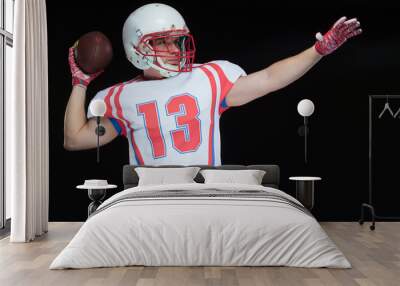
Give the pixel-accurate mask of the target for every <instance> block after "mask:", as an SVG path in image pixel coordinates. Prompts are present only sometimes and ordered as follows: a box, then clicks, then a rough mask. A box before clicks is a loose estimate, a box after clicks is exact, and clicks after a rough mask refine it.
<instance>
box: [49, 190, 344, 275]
mask: <svg viewBox="0 0 400 286" xmlns="http://www.w3.org/2000/svg"><path fill="white" fill-rule="evenodd" d="M157 194H159V195H157ZM165 194H172V195H171V196H170V195H165ZM191 194H199V195H198V196H192V195H191ZM128 265H145V266H189V265H190V266H194V265H197V266H207V265H209V266H211V265H214V266H244V265H246V266H293V267H332V268H350V267H351V265H350V263H349V262H348V260H347V259H346V258H345V256H344V255H343V253H342V252H341V251H340V250H339V249H338V248H337V247H336V245H335V244H334V243H333V242H332V241H331V239H330V238H329V237H328V236H327V234H326V233H325V231H324V230H323V229H322V228H321V226H320V225H319V223H318V222H317V221H316V220H315V218H314V217H313V216H312V215H311V214H309V213H308V212H307V211H306V210H305V209H304V208H302V207H301V204H300V203H299V202H298V201H296V200H295V199H294V198H293V197H291V196H289V195H287V194H286V193H284V192H282V191H280V190H278V189H275V188H271V187H265V186H255V185H243V184H199V183H192V184H174V185H157V186H138V187H133V188H129V189H126V190H124V191H122V192H120V193H118V194H116V195H114V196H113V197H111V198H109V199H108V200H106V201H105V202H104V203H103V204H102V205H101V206H100V207H99V209H98V211H97V212H96V213H95V214H94V215H92V216H91V217H90V218H89V219H88V220H87V221H86V222H85V223H84V224H83V226H82V227H81V229H80V230H79V231H78V233H77V234H76V235H75V237H74V238H73V239H72V241H71V242H70V243H69V244H68V245H67V246H66V247H65V249H64V250H63V251H62V252H61V253H60V254H59V255H58V256H57V257H56V259H55V260H54V261H53V262H52V264H51V265H50V269H63V268H91V267H113V266H128Z"/></svg>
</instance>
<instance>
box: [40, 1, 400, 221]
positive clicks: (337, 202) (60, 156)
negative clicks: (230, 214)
mask: <svg viewBox="0 0 400 286" xmlns="http://www.w3.org/2000/svg"><path fill="white" fill-rule="evenodd" d="M272 2H277V1H260V2H258V1H243V2H240V3H237V2H236V1H232V2H231V3H224V2H218V1H201V2H200V1H182V2H178V1H164V2H163V3H165V4H169V5H171V6H173V7H175V8H176V9H177V10H178V11H180V12H181V14H182V15H183V16H184V18H185V20H186V23H187V25H188V26H189V28H190V29H191V31H192V34H193V35H194V37H195V40H196V46H197V61H196V62H199V63H200V62H207V61H211V60H228V61H231V62H233V63H236V64H238V65H240V66H241V67H242V68H243V69H244V70H245V71H246V72H247V73H252V72H255V71H258V70H260V69H263V68H265V67H267V66H269V65H270V64H272V63H274V62H275V61H278V60H280V59H283V58H285V57H288V56H291V55H295V54H296V53H299V52H301V51H303V50H304V49H306V48H309V47H311V46H312V45H313V43H314V35H315V33H316V32H318V31H320V32H322V33H324V32H326V31H327V30H328V29H329V28H330V27H331V25H332V24H333V23H334V22H335V21H336V20H337V19H338V18H340V17H341V16H344V15H345V16H348V17H349V18H350V17H357V18H358V19H359V20H360V22H361V24H362V28H363V30H364V32H363V34H362V35H361V36H359V37H357V38H354V39H352V40H351V41H349V42H347V43H345V44H344V46H342V47H341V48H340V49H339V50H337V51H336V52H335V53H333V54H332V55H329V56H327V57H325V58H323V59H322V60H321V61H320V62H319V63H318V64H317V65H316V66H315V67H314V68H313V69H312V70H310V71H309V72H308V73H307V74H306V75H304V76H303V77H302V78H301V79H299V80H298V81H296V82H294V83H293V84H291V85H290V86H288V87H286V88H284V89H282V90H279V91H276V92H274V93H271V94H269V95H267V96H265V97H262V98H260V99H257V100H255V101H253V102H251V103H249V104H247V105H245V106H241V107H236V108H231V109H229V110H228V111H226V112H225V113H224V115H223V116H222V118H221V122H220V124H221V140H222V143H221V144H222V162H223V164H244V165H247V164H278V165H279V166H280V167H281V189H282V190H284V191H286V192H288V193H290V194H293V193H294V189H295V185H294V182H291V181H289V180H288V177H289V176H295V175H311V176H320V177H322V179H323V180H322V181H320V182H318V183H317V184H316V204H315V207H314V209H313V213H314V215H315V216H316V217H317V218H318V219H319V220H336V221H344V220H357V219H358V218H359V212H360V204H361V203H362V202H365V201H367V199H368V95H369V94H400V55H399V52H400V32H399V22H398V20H399V16H398V15H399V11H400V10H399V7H398V6H397V5H396V4H393V3H391V2H390V1H379V2H377V1H368V2H367V1H339V2H337V1H334V2H333V1H329V2H328V1H326V2H324V1H318V2H316V1H315V2H311V1H307V2H305V1H302V2H305V3H301V4H300V3H299V4H293V3H291V1H279V4H277V3H274V4H272ZM146 3H150V1H47V12H48V14H47V17H48V45H49V47H48V48H49V107H50V108H49V109H50V111H49V117H50V134H49V139H50V220H51V221H83V220H85V219H86V215H87V214H86V212H87V208H86V207H87V205H88V203H89V199H88V197H87V193H86V191H84V190H77V189H75V186H76V185H79V184H81V183H83V181H84V180H85V179H94V178H103V179H107V180H108V181H109V182H110V183H114V184H117V185H119V188H118V190H117V191H120V190H122V166H123V165H124V164H127V163H129V158H128V144H127V140H126V139H125V138H123V137H119V138H117V139H115V140H114V141H113V142H111V143H110V144H108V145H106V146H104V147H102V148H101V163H100V164H97V163H96V150H95V149H93V150H85V151H66V150H65V149H64V148H63V121H64V113H65V107H66V105H67V102H68V98H69V95H70V91H71V75H70V73H69V66H68V61H67V55H68V48H69V47H70V46H71V45H72V44H73V43H74V42H75V41H76V40H77V39H78V38H79V37H80V36H81V35H82V34H84V33H86V32H89V31H93V30H99V31H102V32H103V33H105V34H106V35H107V36H108V37H109V38H110V40H111V42H112V44H113V48H114V58H113V61H112V63H111V65H110V66H109V67H108V68H107V70H106V72H105V73H104V74H102V75H101V76H100V77H99V78H98V79H96V80H95V81H94V82H93V83H92V84H91V85H90V87H89V89H88V100H89V99H90V98H91V97H92V96H94V94H95V93H96V92H97V91H99V90H101V89H103V88H106V87H108V86H110V85H113V84H115V83H117V82H121V81H125V80H128V79H131V78H132V77H134V76H135V75H137V74H139V70H137V69H135V68H134V67H133V66H132V65H131V64H130V63H129V62H128V60H127V59H126V58H125V54H124V51H123V46H122V36H121V35H122V26H123V23H124V21H125V19H126V18H127V17H128V16H129V14H130V13H131V12H132V11H134V10H135V9H136V8H138V7H139V6H141V5H143V4H146ZM232 3H233V4H232ZM303 98H308V99H311V100H312V101H313V102H314V104H315V112H314V114H313V115H312V116H311V118H310V120H309V122H310V137H309V163H308V164H307V165H305V164H304V159H303V157H304V153H303V152H304V151H303V138H302V137H300V136H299V135H298V133H297V129H298V127H299V126H300V125H301V124H302V120H303V118H302V117H301V116H300V115H299V114H298V113H297V109H296V108H297V103H298V102H299V101H300V100H301V99H303ZM384 102H385V100H375V101H374V105H375V109H374V122H375V123H374V128H375V129H377V130H379V131H378V133H374V134H377V136H376V137H374V138H375V139H374V158H375V156H376V159H374V176H375V184H374V198H375V200H376V204H377V205H376V207H377V210H378V214H380V215H400V208H399V207H396V205H398V202H399V199H400V195H399V193H400V190H398V189H397V187H396V184H397V183H398V182H397V180H396V177H398V175H397V172H398V170H399V168H398V164H399V162H400V160H399V159H400V149H399V148H398V147H397V146H399V145H398V143H400V137H399V135H398V132H399V125H400V118H398V119H391V118H389V117H386V116H385V118H382V119H380V120H379V121H378V119H377V114H379V113H380V111H381V110H382V108H383V105H384ZM390 103H391V104H392V107H393V109H394V111H397V108H399V107H400V100H391V101H390ZM388 142H390V143H388ZM389 164H392V166H393V167H390V166H389ZM115 192H116V191H111V192H109V195H111V194H114V193H115Z"/></svg>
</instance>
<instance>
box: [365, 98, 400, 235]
mask: <svg viewBox="0 0 400 286" xmlns="http://www.w3.org/2000/svg"><path fill="white" fill-rule="evenodd" d="M385 97H386V103H385V107H384V109H383V111H382V112H381V113H380V114H379V116H378V118H379V119H380V118H381V117H382V116H383V114H384V112H385V111H386V110H388V112H389V113H390V114H391V115H392V116H393V117H396V116H397V114H398V113H399V111H397V112H396V116H394V115H393V111H392V110H391V108H390V106H389V100H388V99H389V98H396V99H400V95H369V140H368V159H369V160H368V177H369V181H368V203H363V204H361V218H360V220H359V221H358V222H359V223H360V224H361V225H362V224H363V223H364V221H365V220H364V208H367V209H369V210H370V211H371V220H372V224H371V225H370V229H371V230H374V229H375V220H376V219H383V220H400V217H388V216H378V215H376V213H375V208H374V206H373V203H372V177H373V176H372V104H373V99H381V98H385ZM399 110H400V109H399Z"/></svg>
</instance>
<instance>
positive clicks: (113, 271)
mask: <svg viewBox="0 0 400 286" xmlns="http://www.w3.org/2000/svg"><path fill="white" fill-rule="evenodd" d="M321 224H322V226H323V228H324V229H325V230H326V232H327V233H328V234H329V236H330V237H331V238H332V240H333V241H334V242H335V243H336V244H337V245H338V247H339V248H340V249H341V250H342V251H343V252H344V254H345V256H346V257H347V258H348V259H349V260H350V262H351V264H352V266H353V268H352V269H347V270H344V269H310V268H308V269H307V268H291V267H119V268H99V269H85V270H49V269H48V267H49V265H50V263H51V261H52V260H53V259H54V258H55V256H56V255H57V254H58V253H59V252H60V251H61V250H62V249H63V248H64V247H65V246H66V244H67V243H68V241H69V240H70V239H71V238H72V237H73V235H74V234H75V233H76V231H77V230H78V229H79V227H80V226H81V225H82V223H50V226H49V233H48V234H46V235H45V236H43V237H41V238H39V239H37V240H35V241H34V242H32V243H9V238H5V239H2V240H0V285H1V286H8V285H12V286H17V285H29V286H34V285H40V286H44V285H52V286H61V285H68V286H75V285H79V286H80V285H96V286H98V285H137V286H139V285H140V286H150V285H151V286H153V285H167V286H179V285H227V286H234V285H246V286H247V285H252V286H253V285H254V286H261V285H289V286H297V285H299V286H301V285H329V286H331V285H346V286H351V285H362V286H364V285H365V286H367V285H368V286H369V285H382V286H391V285H396V286H398V285H400V222H379V223H377V227H376V230H375V231H370V230H369V228H368V225H369V224H366V225H363V226H360V225H358V223H356V222H329V223H321Z"/></svg>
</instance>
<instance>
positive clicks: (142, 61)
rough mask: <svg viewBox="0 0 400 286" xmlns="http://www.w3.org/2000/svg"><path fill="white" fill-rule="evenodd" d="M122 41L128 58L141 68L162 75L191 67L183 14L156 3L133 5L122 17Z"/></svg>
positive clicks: (189, 40)
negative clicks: (123, 18) (131, 10)
mask: <svg viewBox="0 0 400 286" xmlns="http://www.w3.org/2000/svg"><path fill="white" fill-rule="evenodd" d="M122 36H123V43H124V48H125V53H126V56H127V58H128V60H129V61H130V62H131V63H132V64H133V65H134V66H135V67H137V68H139V69H141V70H147V69H150V68H152V69H154V70H156V71H158V72H159V73H160V75H161V76H163V77H171V76H174V75H177V74H178V73H181V72H190V71H192V66H193V63H194V58H195V52H196V49H195V45H194V40H193V36H192V35H191V34H190V32H189V29H188V28H187V26H186V24H185V21H184V19H183V17H182V16H181V15H180V14H179V12H178V11H176V10H175V9H174V8H172V7H170V6H168V5H165V4H159V3H153V4H147V5H144V6H142V7H139V8H138V9H136V10H135V11H134V12H133V13H131V14H130V15H129V17H128V18H127V20H126V21H125V24H124V28H123V32H122Z"/></svg>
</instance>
